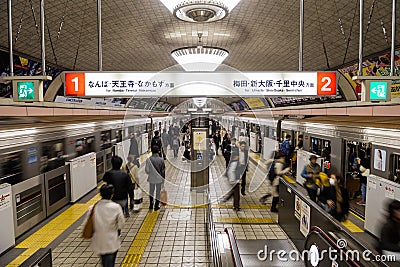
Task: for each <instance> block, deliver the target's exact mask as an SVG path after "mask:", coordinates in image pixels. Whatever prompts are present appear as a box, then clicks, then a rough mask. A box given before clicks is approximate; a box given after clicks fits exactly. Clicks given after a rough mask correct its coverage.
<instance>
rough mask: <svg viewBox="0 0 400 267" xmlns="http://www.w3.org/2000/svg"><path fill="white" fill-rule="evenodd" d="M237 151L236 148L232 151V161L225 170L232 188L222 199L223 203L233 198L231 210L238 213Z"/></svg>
mask: <svg viewBox="0 0 400 267" xmlns="http://www.w3.org/2000/svg"><path fill="white" fill-rule="evenodd" d="M238 163H239V151H238V149H237V148H234V149H233V150H232V159H231V160H230V162H229V166H228V169H227V176H228V180H229V182H230V183H231V185H232V186H233V188H232V189H231V191H229V193H228V195H227V196H226V197H225V198H224V199H223V202H227V201H228V200H229V199H231V198H232V197H233V209H234V210H235V211H240V210H241V209H240V188H239V187H240V185H239V183H240V173H239V167H238Z"/></svg>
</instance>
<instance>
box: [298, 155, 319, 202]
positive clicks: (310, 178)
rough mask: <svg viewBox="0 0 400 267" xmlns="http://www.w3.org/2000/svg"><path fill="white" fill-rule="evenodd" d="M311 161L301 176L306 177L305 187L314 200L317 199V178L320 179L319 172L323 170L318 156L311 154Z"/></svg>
mask: <svg viewBox="0 0 400 267" xmlns="http://www.w3.org/2000/svg"><path fill="white" fill-rule="evenodd" d="M309 160H310V163H308V164H307V165H306V166H304V169H303V171H302V172H301V177H303V178H305V179H306V181H305V182H304V187H305V188H306V190H307V193H308V196H309V197H310V199H311V200H312V201H314V202H315V201H316V200H317V193H318V185H317V180H319V179H320V178H319V174H320V172H321V166H320V165H319V164H318V163H317V156H315V155H311V156H310V158H309Z"/></svg>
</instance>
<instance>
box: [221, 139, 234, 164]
mask: <svg viewBox="0 0 400 267" xmlns="http://www.w3.org/2000/svg"><path fill="white" fill-rule="evenodd" d="M226 142H227V145H226V146H225V150H224V158H225V167H226V168H228V165H229V162H230V160H231V155H232V150H233V149H234V148H236V138H232V139H230V136H228V139H227V140H226Z"/></svg>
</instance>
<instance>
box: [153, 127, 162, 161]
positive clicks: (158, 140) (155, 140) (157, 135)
mask: <svg viewBox="0 0 400 267" xmlns="http://www.w3.org/2000/svg"><path fill="white" fill-rule="evenodd" d="M153 146H156V147H158V148H159V152H158V154H160V157H164V159H165V154H164V150H163V145H162V141H161V137H160V132H159V131H155V132H154V137H153V138H152V139H151V142H150V148H152V147H153Z"/></svg>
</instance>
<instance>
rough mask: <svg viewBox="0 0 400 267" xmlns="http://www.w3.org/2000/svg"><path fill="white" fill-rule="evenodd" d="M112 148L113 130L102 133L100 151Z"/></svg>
mask: <svg viewBox="0 0 400 267" xmlns="http://www.w3.org/2000/svg"><path fill="white" fill-rule="evenodd" d="M111 146H112V144H111V130H109V131H102V132H100V149H106V148H109V147H111Z"/></svg>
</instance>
